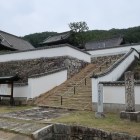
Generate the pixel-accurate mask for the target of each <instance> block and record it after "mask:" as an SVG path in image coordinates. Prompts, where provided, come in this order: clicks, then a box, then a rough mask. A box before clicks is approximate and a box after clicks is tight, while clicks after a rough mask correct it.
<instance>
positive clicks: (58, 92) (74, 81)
mask: <svg viewBox="0 0 140 140" xmlns="http://www.w3.org/2000/svg"><path fill="white" fill-rule="evenodd" d="M118 59H119V57H117V58H116V59H113V60H112V61H111V60H110V59H106V61H104V62H102V64H101V62H100V64H99V63H98V61H97V60H96V61H97V62H96V63H91V64H88V65H87V66H86V67H85V68H84V69H82V70H81V71H80V72H79V73H78V74H76V75H75V76H73V77H72V78H71V79H69V80H67V81H66V82H64V83H63V84H61V85H60V86H58V87H55V88H53V89H52V90H50V91H49V92H47V93H44V94H41V95H40V96H39V97H37V98H35V99H34V100H33V101H32V104H35V105H39V106H47V107H57V108H67V109H75V110H92V91H91V79H90V77H91V76H92V75H93V73H96V74H97V73H102V72H103V71H104V70H106V69H108V68H109V67H110V66H111V65H112V64H113V63H114V62H116V61H117V60H118Z"/></svg>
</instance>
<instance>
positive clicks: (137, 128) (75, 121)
mask: <svg viewBox="0 0 140 140" xmlns="http://www.w3.org/2000/svg"><path fill="white" fill-rule="evenodd" d="M94 116H95V113H94V112H88V111H80V112H73V113H71V114H69V115H67V116H63V117H61V118H58V119H53V120H51V122H52V123H64V124H69V125H82V126H88V127H94V128H98V129H104V130H106V131H110V132H114V131H116V132H125V133H128V134H131V135H135V136H140V123H136V122H130V121H128V120H121V119H120V118H119V114H111V113H108V114H106V117H105V118H104V119H97V118H95V117H94Z"/></svg>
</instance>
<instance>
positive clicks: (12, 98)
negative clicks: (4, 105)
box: [10, 81, 14, 105]
mask: <svg viewBox="0 0 140 140" xmlns="http://www.w3.org/2000/svg"><path fill="white" fill-rule="evenodd" d="M13 86H14V84H13V81H12V82H11V98H10V104H11V105H14V97H13V89H14V88H13Z"/></svg>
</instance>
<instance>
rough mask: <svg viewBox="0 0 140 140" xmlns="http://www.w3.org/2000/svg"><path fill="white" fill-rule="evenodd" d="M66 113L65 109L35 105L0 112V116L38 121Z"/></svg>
mask: <svg viewBox="0 0 140 140" xmlns="http://www.w3.org/2000/svg"><path fill="white" fill-rule="evenodd" d="M68 113H69V111H68V110H65V109H54V108H43V107H35V108H33V109H26V110H22V111H16V112H10V113H4V114H0V117H4V118H16V119H20V120H35V121H39V120H44V119H45V120H50V119H52V118H57V117H60V116H62V115H65V114H68Z"/></svg>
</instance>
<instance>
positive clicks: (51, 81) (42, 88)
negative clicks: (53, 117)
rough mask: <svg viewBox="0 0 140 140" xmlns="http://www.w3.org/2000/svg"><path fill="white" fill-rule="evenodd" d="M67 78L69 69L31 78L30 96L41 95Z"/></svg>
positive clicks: (29, 81)
mask: <svg viewBox="0 0 140 140" xmlns="http://www.w3.org/2000/svg"><path fill="white" fill-rule="evenodd" d="M66 80H67V70H63V71H60V72H56V73H53V74H50V75H46V76H42V77H38V78H29V79H28V84H29V88H30V91H31V92H30V94H31V97H30V98H34V97H36V96H39V95H40V94H42V93H45V92H47V91H49V90H51V89H52V88H54V87H56V86H58V85H60V84H62V83H63V82H65V81H66Z"/></svg>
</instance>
